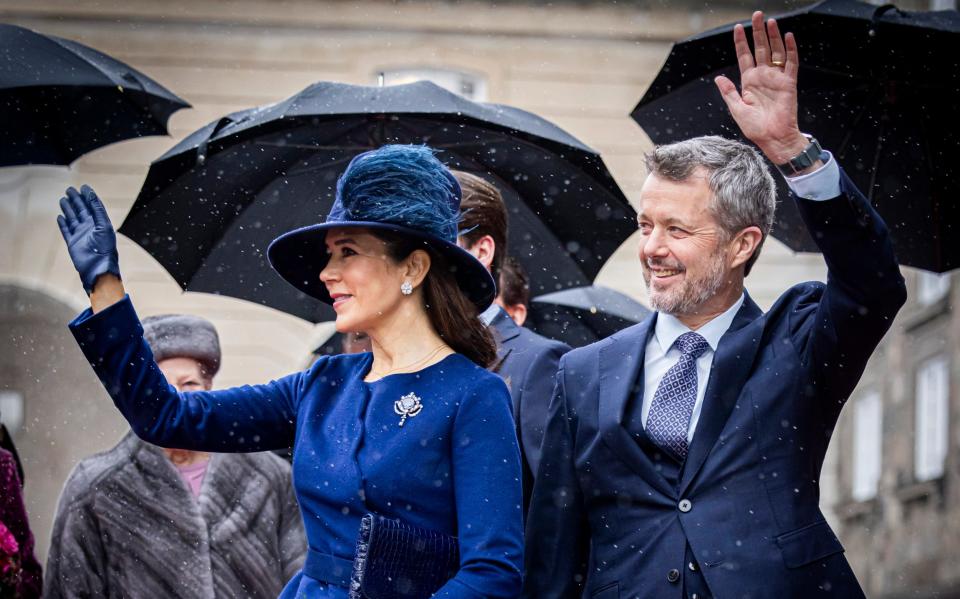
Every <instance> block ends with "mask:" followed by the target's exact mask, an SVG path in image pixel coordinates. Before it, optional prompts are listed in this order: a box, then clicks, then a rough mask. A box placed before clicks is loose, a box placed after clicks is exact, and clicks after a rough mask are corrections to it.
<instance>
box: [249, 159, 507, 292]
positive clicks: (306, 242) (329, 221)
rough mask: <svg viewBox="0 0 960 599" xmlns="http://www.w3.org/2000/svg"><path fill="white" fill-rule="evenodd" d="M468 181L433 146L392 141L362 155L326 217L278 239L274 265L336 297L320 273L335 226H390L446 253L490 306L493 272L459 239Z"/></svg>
mask: <svg viewBox="0 0 960 599" xmlns="http://www.w3.org/2000/svg"><path fill="white" fill-rule="evenodd" d="M459 221H460V185H459V183H457V180H456V179H455V178H454V176H453V174H451V173H450V171H449V170H448V169H447V167H445V166H444V165H443V163H441V162H440V161H439V160H438V159H437V157H436V156H435V155H434V152H433V150H431V149H430V148H428V147H426V146H414V145H387V146H383V147H381V148H378V149H376V150H371V151H369V152H364V153H362V154H358V155H357V156H355V157H354V159H353V160H351V161H350V164H349V165H347V168H346V170H344V171H343V174H342V175H340V179H338V180H337V193H336V197H335V199H334V202H333V207H332V208H331V209H330V214H329V215H327V218H326V221H325V222H323V223H320V224H316V225H310V226H307V227H302V228H300V229H295V230H293V231H289V232H287V233H284V234H283V235H281V236H280V237H277V238H276V239H274V240H273V242H271V243H270V247H269V248H267V257H268V259H269V260H270V265H271V266H272V267H273V269H274V270H276V271H277V273H279V274H280V276H282V277H283V278H284V279H286V281H287V282H288V283H290V284H291V285H293V286H294V287H296V288H297V289H299V290H300V291H302V292H304V293H306V294H307V295H310V296H312V297H315V298H317V299H319V300H321V301H324V302H326V303H328V304H330V303H333V300H331V299H330V294H329V293H328V292H327V287H326V285H324V284H323V282H321V281H320V272H321V271H322V270H323V269H324V268H325V267H326V265H327V262H328V261H329V259H330V258H329V256H328V254H327V248H326V243H325V240H326V236H327V231H328V230H329V229H333V228H342V227H362V228H367V229H383V230H389V231H394V232H396V233H400V234H401V235H405V236H408V237H412V238H414V239H416V240H420V241H423V243H424V244H425V245H426V246H428V247H429V248H430V249H432V250H434V251H435V252H437V253H439V254H440V255H442V256H443V257H444V258H446V260H447V262H448V263H449V266H450V268H452V269H453V271H454V275H455V277H456V280H457V284H458V285H459V286H460V289H462V290H463V292H464V293H465V294H466V296H467V297H468V298H470V300H471V301H472V302H473V303H474V304H475V305H476V306H477V309H478V310H480V311H482V310H485V309H486V308H487V306H489V305H490V303H491V302H492V301H493V298H494V296H495V295H496V284H495V283H494V281H493V277H492V276H491V275H490V272H489V271H488V270H487V269H486V267H484V266H483V264H481V263H480V261H479V260H477V259H476V258H474V257H473V255H472V254H471V253H470V252H468V251H466V250H464V249H463V248H461V247H459V246H458V245H457V224H458V222H459Z"/></svg>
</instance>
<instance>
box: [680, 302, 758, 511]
mask: <svg viewBox="0 0 960 599" xmlns="http://www.w3.org/2000/svg"><path fill="white" fill-rule="evenodd" d="M762 315H763V312H761V310H760V308H759V307H757V304H755V303H754V302H753V300H752V299H750V296H749V295H747V296H746V298H745V299H744V302H743V306H741V307H740V310H739V311H738V312H737V315H736V317H735V318H734V319H733V322H732V323H731V324H730V328H729V329H728V330H727V332H726V333H725V334H724V335H723V337H721V338H720V343H719V344H718V345H717V352H716V354H714V356H713V364H712V365H711V367H710V380H709V381H708V383H707V390H706V393H705V394H704V397H703V409H702V411H701V413H700V420H699V422H698V424H697V429H696V431H694V434H693V441H692V443H691V444H690V451H689V453H688V454H687V459H686V462H685V463H684V465H683V474H682V477H681V480H680V494H681V495H683V494H684V493H685V492H686V490H687V487H689V485H690V482H691V481H692V480H693V478H694V477H695V476H696V474H697V472H698V471H699V470H700V468H701V467H702V466H703V462H704V461H705V460H706V458H707V455H709V454H710V450H711V449H713V446H714V444H716V442H717V438H718V437H719V436H720V431H722V430H723V427H724V425H725V424H726V423H727V419H728V418H729V417H730V412H732V411H733V407H734V406H735V405H736V403H737V398H738V397H739V396H740V391H741V390H742V389H743V386H744V384H745V383H746V380H747V377H748V376H749V374H750V370H751V368H752V367H753V361H754V358H755V357H756V355H757V351H758V350H759V348H760V337H761V335H762V334H763V328H762V325H761V323H759V322H757V319H759V318H760V317H761V316H762Z"/></svg>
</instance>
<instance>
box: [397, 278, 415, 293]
mask: <svg viewBox="0 0 960 599" xmlns="http://www.w3.org/2000/svg"><path fill="white" fill-rule="evenodd" d="M400 293H402V294H404V295H410V294H411V293H413V285H412V284H411V283H410V281H404V282H403V284H402V285H400Z"/></svg>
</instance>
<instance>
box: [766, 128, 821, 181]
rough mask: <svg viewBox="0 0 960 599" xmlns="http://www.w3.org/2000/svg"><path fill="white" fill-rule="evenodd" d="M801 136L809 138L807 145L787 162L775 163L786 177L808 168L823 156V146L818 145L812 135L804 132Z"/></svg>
mask: <svg viewBox="0 0 960 599" xmlns="http://www.w3.org/2000/svg"><path fill="white" fill-rule="evenodd" d="M803 136H804V137H806V138H807V139H808V140H810V143H809V144H808V145H807V147H806V148H805V149H804V150H803V151H802V152H800V153H799V154H797V155H796V156H794V157H793V158H791V159H790V161H789V162H786V163H784V164H778V165H777V168H778V169H780V172H781V173H783V174H784V175H787V176H788V177H789V176H791V175H796V174H797V173H799V172H801V171H804V170H806V169H808V168H810V167H811V166H813V164H814V163H815V162H816V161H817V160H820V159H821V158H822V157H823V148H821V147H820V143H819V142H817V140H816V139H814V138H813V136H812V135H807V134H806V133H804V134H803Z"/></svg>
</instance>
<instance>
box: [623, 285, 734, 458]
mask: <svg viewBox="0 0 960 599" xmlns="http://www.w3.org/2000/svg"><path fill="white" fill-rule="evenodd" d="M743 299H744V296H743V294H741V295H740V299H738V300H737V301H736V302H734V303H733V305H732V306H730V307H729V308H727V311H726V312H724V313H723V314H721V315H720V316H717V317H716V318H714V319H713V320H711V321H710V322H708V323H707V324H705V325H703V326H702V327H700V328H699V329H697V330H696V331H695V332H696V333H697V334H698V335H700V336H701V337H703V338H704V339H706V340H707V343H708V344H709V345H710V348H709V349H708V350H706V351H705V352H703V354H701V356H700V357H699V358H697V401H696V402H695V403H694V404H693V414H692V415H691V416H690V425H689V427H688V428H687V443H688V444H689V443H690V442H691V441H692V440H693V431H694V429H696V428H697V421H698V420H700V411H701V410H702V409H703V396H704V394H705V393H706V392H707V382H708V381H709V380H710V367H711V365H712V364H713V354H714V353H715V352H716V351H717V344H718V343H720V337H723V334H724V333H726V332H727V329H729V328H730V325H731V324H732V323H733V318H734V316H736V315H737V310H739V309H740V306H742V305H743ZM689 332H690V329H689V328H687V325H685V324H683V323H682V322H680V321H679V320H677V318H676V317H675V316H672V315H670V314H664V313H663V312H659V313H657V324H656V326H655V327H654V331H653V335H651V336H650V341H648V342H647V350H646V353H645V354H644V357H643V407H642V408H641V411H640V417H641V418H642V419H643V428H644V430H646V428H647V416H649V415H650V404H652V403H653V395H654V394H655V393H656V392H657V387H659V386H660V380H661V379H663V375H665V374H667V371H668V370H670V368H671V367H672V366H673V365H674V364H676V363H677V362H678V361H680V350H679V349H677V348H676V347H674V346H673V344H674V342H675V341H676V340H677V337H679V336H680V335H683V334H684V333H689Z"/></svg>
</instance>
